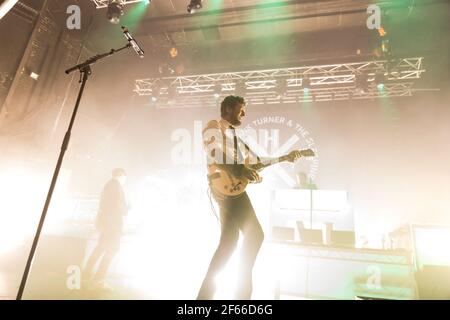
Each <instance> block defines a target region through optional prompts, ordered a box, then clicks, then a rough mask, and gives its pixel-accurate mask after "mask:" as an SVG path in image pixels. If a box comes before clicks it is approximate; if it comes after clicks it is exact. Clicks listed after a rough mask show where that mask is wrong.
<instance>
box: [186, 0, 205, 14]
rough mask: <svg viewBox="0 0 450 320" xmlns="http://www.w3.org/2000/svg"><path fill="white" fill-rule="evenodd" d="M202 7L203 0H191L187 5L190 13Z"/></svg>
mask: <svg viewBox="0 0 450 320" xmlns="http://www.w3.org/2000/svg"><path fill="white" fill-rule="evenodd" d="M201 8H202V0H191V2H189V4H188V6H187V12H188V13H194V12H196V11H197V10H199V9H201Z"/></svg>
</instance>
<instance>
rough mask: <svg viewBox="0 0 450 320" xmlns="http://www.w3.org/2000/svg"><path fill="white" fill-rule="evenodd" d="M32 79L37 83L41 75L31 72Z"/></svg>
mask: <svg viewBox="0 0 450 320" xmlns="http://www.w3.org/2000/svg"><path fill="white" fill-rule="evenodd" d="M30 78H31V79H33V80H36V81H37V80H38V79H39V75H38V74H37V73H35V72H31V73H30Z"/></svg>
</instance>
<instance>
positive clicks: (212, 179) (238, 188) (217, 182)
mask: <svg viewBox="0 0 450 320" xmlns="http://www.w3.org/2000/svg"><path fill="white" fill-rule="evenodd" d="M208 177H209V183H210V186H211V189H212V190H213V191H214V192H215V193H216V194H218V195H219V196H222V197H229V198H233V197H237V196H239V195H241V194H242V193H243V192H244V191H245V188H247V185H248V184H249V181H248V179H246V178H245V177H239V178H238V177H235V176H233V175H232V174H231V173H229V172H228V171H226V170H223V169H221V168H218V167H217V166H215V165H211V166H210V168H209V172H208Z"/></svg>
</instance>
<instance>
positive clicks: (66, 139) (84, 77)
mask: <svg viewBox="0 0 450 320" xmlns="http://www.w3.org/2000/svg"><path fill="white" fill-rule="evenodd" d="M80 72H81V75H82V80H81V86H80V91H79V93H78V98H77V102H76V103H75V108H74V109H73V113H72V118H71V119H70V124H69V128H68V129H67V132H66V134H65V136H64V140H63V143H62V146H61V152H60V153H59V158H58V162H57V164H56V168H55V171H54V173H53V178H52V182H51V184H50V189H49V191H48V194H47V199H46V200H45V205H44V209H43V210H42V214H41V219H40V220H39V225H38V228H37V230H36V234H35V236H34V240H33V245H32V246H31V250H30V254H29V255H28V260H27V264H26V266H25V271H24V273H23V276H22V281H21V282H20V287H19V292H18V293H17V298H16V300H21V299H22V295H23V292H24V290H25V285H26V283H27V279H28V275H29V273H30V269H31V265H32V264H33V259H34V254H35V252H36V248H37V245H38V242H39V237H40V235H41V231H42V227H43V226H44V221H45V216H46V215H47V211H48V207H49V205H50V201H51V199H52V195H53V191H54V189H55V186H56V182H57V180H58V175H59V171H60V169H61V165H62V161H63V158H64V154H65V152H66V150H67V147H68V145H69V141H70V135H71V132H72V127H73V124H74V122H75V117H76V115H77V112H78V106H79V105H80V100H81V96H82V95H83V91H84V87H85V85H86V82H87V80H88V77H89V75H90V74H91V68H90V66H89V65H87V66H84V67H83V69H80Z"/></svg>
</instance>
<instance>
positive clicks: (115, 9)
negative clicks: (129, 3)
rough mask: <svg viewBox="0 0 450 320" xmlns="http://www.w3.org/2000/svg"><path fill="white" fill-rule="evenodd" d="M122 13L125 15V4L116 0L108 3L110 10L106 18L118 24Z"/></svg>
mask: <svg viewBox="0 0 450 320" xmlns="http://www.w3.org/2000/svg"><path fill="white" fill-rule="evenodd" d="M121 15H123V5H122V4H121V3H119V2H118V1H116V0H111V1H110V2H109V4H108V10H107V12H106V18H107V19H108V21H109V22H111V23H114V24H118V23H119V22H120V16H121Z"/></svg>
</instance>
